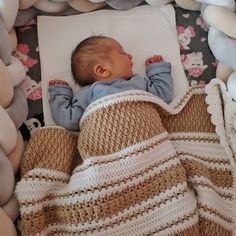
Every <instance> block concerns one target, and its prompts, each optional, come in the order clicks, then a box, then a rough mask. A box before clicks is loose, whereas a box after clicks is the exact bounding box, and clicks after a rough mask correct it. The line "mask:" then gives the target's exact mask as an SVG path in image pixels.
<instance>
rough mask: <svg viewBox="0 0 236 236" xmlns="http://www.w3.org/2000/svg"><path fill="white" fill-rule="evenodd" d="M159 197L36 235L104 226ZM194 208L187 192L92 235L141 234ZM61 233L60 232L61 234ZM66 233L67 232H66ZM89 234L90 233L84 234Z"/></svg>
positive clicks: (189, 222)
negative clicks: (94, 218)
mask: <svg viewBox="0 0 236 236" xmlns="http://www.w3.org/2000/svg"><path fill="white" fill-rule="evenodd" d="M170 193H171V194H172V193H173V190H170ZM160 200H161V199H160V198H159V197H155V198H154V199H148V201H144V202H142V203H141V204H140V205H138V204H137V205H136V206H135V207H130V208H129V209H128V210H125V211H124V212H123V213H119V214H118V215H116V216H113V217H111V218H106V219H105V220H104V221H103V220H99V222H91V223H90V224H89V223H85V224H77V225H61V224H60V225H50V226H49V228H46V229H44V231H43V232H42V233H40V234H38V236H42V235H47V234H48V233H49V232H50V231H52V230H53V229H58V230H63V229H68V230H71V231H72V230H83V231H85V230H89V229H90V228H91V227H92V228H98V227H104V224H105V225H111V224H114V223H116V222H119V221H121V220H122V219H123V218H124V217H129V216H130V215H133V214H134V213H135V212H138V211H139V210H141V209H145V208H146V207H148V206H152V205H153V204H155V203H156V202H160ZM195 209H196V199H195V197H194V193H192V192H188V193H186V194H185V195H184V196H182V195H180V196H179V198H178V199H176V198H173V199H172V201H171V202H170V201H168V204H167V205H166V204H161V205H160V206H159V207H156V208H155V209H154V210H150V211H149V212H147V213H144V214H143V215H138V216H137V218H136V217H134V218H132V220H131V221H129V220H128V221H126V222H123V223H121V224H120V225H114V227H113V228H108V229H107V230H106V231H100V232H94V233H93V234H92V235H96V236H99V235H100V236H110V235H112V236H113V235H114V236H115V235H117V236H120V235H135V236H138V235H143V234H144V233H147V231H146V230H147V228H148V231H149V230H150V231H152V230H155V229H158V228H161V227H162V226H163V225H166V224H168V223H169V222H172V221H178V220H179V218H181V217H184V216H185V215H187V214H188V213H189V212H190V213H191V212H193V211H194V210H195ZM195 222H196V219H194V220H192V221H191V220H190V221H188V222H183V223H185V225H186V227H187V225H192V224H193V223H195ZM178 228H182V227H181V226H180V225H177V226H176V227H175V228H172V230H170V231H172V232H173V231H174V230H176V229H178ZM61 235H62V234H61ZM67 235H68V234H67ZM86 235H90V234H86Z"/></svg>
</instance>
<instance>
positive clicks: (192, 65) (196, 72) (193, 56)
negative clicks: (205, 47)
mask: <svg viewBox="0 0 236 236" xmlns="http://www.w3.org/2000/svg"><path fill="white" fill-rule="evenodd" d="M202 57H203V56H202V53H201V52H197V53H195V52H192V53H190V54H187V55H181V60H182V63H183V66H184V69H185V70H187V71H188V73H189V75H190V76H193V77H195V78H197V77H199V76H200V75H202V74H203V72H204V70H205V69H206V68H207V67H208V65H204V63H203V59H202Z"/></svg>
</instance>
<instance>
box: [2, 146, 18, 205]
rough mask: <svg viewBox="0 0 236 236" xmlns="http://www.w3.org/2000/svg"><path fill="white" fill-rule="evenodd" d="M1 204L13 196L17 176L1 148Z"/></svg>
mask: <svg viewBox="0 0 236 236" xmlns="http://www.w3.org/2000/svg"><path fill="white" fill-rule="evenodd" d="M0 186H1V188H0V206H2V205H3V204H5V203H6V202H7V201H8V200H9V199H10V197H11V195H12V193H13V190H14V186H15V176H14V172H13V168H12V166H11V163H10V161H9V160H8V159H7V157H6V156H5V154H4V153H3V151H2V149H1V148H0Z"/></svg>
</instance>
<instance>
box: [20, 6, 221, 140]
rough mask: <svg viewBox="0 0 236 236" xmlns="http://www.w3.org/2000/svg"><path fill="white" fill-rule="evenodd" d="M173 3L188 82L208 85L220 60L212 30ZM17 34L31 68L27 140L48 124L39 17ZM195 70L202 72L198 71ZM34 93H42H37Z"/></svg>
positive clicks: (23, 58)
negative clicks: (213, 50)
mask: <svg viewBox="0 0 236 236" xmlns="http://www.w3.org/2000/svg"><path fill="white" fill-rule="evenodd" d="M173 6H174V8H175V17H176V27H177V33H178V35H179V37H180V38H183V36H186V40H185V41H181V40H179V41H180V42H179V45H180V54H181V57H182V59H184V58H185V60H183V61H184V62H182V64H183V65H185V66H184V71H185V75H186V77H187V80H188V83H189V85H190V86H193V85H197V84H207V83H209V81H210V80H211V79H212V78H214V77H215V72H216V65H217V61H216V60H215V57H214V56H213V55H212V53H211V51H210V49H209V47H208V44H207V33H208V32H207V28H206V25H205V24H204V23H203V21H202V18H201V17H200V12H194V11H187V10H184V9H181V8H179V7H177V6H176V5H175V4H173ZM189 32H190V33H189ZM16 33H17V38H18V46H17V51H18V57H19V59H20V60H21V62H23V63H24V65H25V67H26V69H27V72H26V73H27V80H26V81H25V83H24V86H23V88H22V89H23V91H24V93H25V95H26V96H27V98H28V105H29V114H28V118H27V120H26V122H25V123H24V124H23V125H22V127H21V128H20V130H21V132H22V134H23V137H24V139H25V140H29V138H30V136H31V134H33V133H34V132H35V131H36V130H37V129H39V128H40V127H42V126H44V125H45V124H44V115H43V108H42V94H41V93H40V90H41V89H42V85H41V69H40V58H39V50H38V37H37V36H38V32H37V19H36V18H34V19H32V20H30V21H29V22H28V24H27V25H24V26H22V27H17V28H16ZM187 59H188V60H187ZM198 61H199V62H200V66H196V63H195V62H198ZM191 68H192V69H191ZM194 68H195V69H194ZM194 70H195V72H196V71H199V72H197V73H194ZM27 90H28V91H27ZM37 91H38V93H37ZM30 94H31V95H30ZM33 94H38V95H37V96H33Z"/></svg>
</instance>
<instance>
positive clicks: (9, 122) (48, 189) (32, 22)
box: [0, 0, 236, 236]
mask: <svg viewBox="0 0 236 236" xmlns="http://www.w3.org/2000/svg"><path fill="white" fill-rule="evenodd" d="M200 2H201V1H198V2H195V1H189V2H188V3H186V5H185V2H184V1H179V0H178V1H177V0H176V1H172V0H145V1H144V0H130V1H127V0H63V1H57V0H29V1H28V0H27V1H26V0H14V1H13V0H12V1H7V0H6V1H4V0H3V1H0V14H1V18H0V28H1V42H0V59H1V60H0V68H1V70H0V75H1V76H0V80H2V82H1V86H0V102H1V103H0V105H1V106H0V116H1V117H0V120H1V122H0V125H1V128H0V147H1V148H0V152H1V156H0V161H1V165H0V175H1V177H0V186H1V187H0V205H1V208H0V235H9V236H11V235H12V236H13V235H22V236H23V235H236V222H235V220H236V218H235V213H234V212H235V208H236V204H235V199H236V197H235V188H236V186H235V178H236V175H235V174H236V173H235V156H236V132H235V130H236V119H235V117H236V116H235V114H236V100H235V99H236V98H235V88H236V84H235V78H236V76H235V72H234V71H236V68H235V58H234V59H233V60H232V59H231V60H228V59H225V58H223V57H222V56H221V55H220V54H218V53H217V52H216V47H217V40H218V39H217V40H216V44H214V42H213V41H214V40H212V38H211V36H212V34H213V33H212V32H213V30H212V27H213V26H214V27H216V30H218V29H217V26H215V25H213V26H212V25H210V24H209V20H207V22H206V19H205V18H206V17H204V14H203V12H204V10H205V9H206V5H205V3H207V4H209V5H213V6H215V5H216V7H218V8H224V9H227V7H228V6H226V7H225V5H224V3H222V4H218V3H214V1H206V2H205V1H203V3H200ZM222 2H224V1H223V0H222ZM225 2H227V1H225ZM228 2H230V1H228ZM225 4H226V5H227V3H225ZM231 8H233V14H234V15H235V3H234V1H232V3H231ZM153 9H154V10H153ZM103 11H104V12H103ZM149 11H150V13H149ZM152 11H153V12H152ZM154 11H155V12H154ZM107 12H108V13H107ZM113 12H114V14H113ZM140 12H143V14H144V13H145V14H146V15H148V14H150V18H151V14H152V16H153V17H157V16H156V15H158V14H159V13H160V15H161V16H162V17H163V20H164V21H166V22H170V19H172V23H173V24H172V25H171V24H170V25H171V26H170V25H169V23H167V26H168V27H170V29H171V35H172V36H173V39H175V40H176V42H177V45H178V47H177V50H176V54H175V55H177V57H178V60H179V64H177V62H176V61H177V60H176V58H175V57H174V56H173V54H168V53H169V52H166V57H167V58H168V59H170V58H171V57H173V58H172V59H171V60H173V63H172V64H175V62H176V66H173V70H174V72H175V74H179V78H181V80H179V79H176V82H175V83H176V84H175V85H176V86H175V87H176V93H175V95H176V97H175V99H174V101H173V102H172V103H171V104H170V105H166V104H164V103H163V102H162V101H160V100H158V99H156V98H154V97H153V96H150V95H149V94H146V93H143V92H140V91H131V92H129V93H124V94H121V95H119V96H108V97H107V98H104V99H101V100H99V101H97V102H95V103H94V104H92V106H89V107H88V110H86V113H85V115H84V117H83V119H82V121H81V123H80V126H81V132H80V133H76V134H74V133H71V132H69V131H67V130H65V129H63V128H61V127H59V126H56V124H55V123H54V122H53V120H52V118H51V116H50V111H49V110H48V109H49V108H48V104H47V100H48V97H47V84H48V80H49V79H50V78H52V77H53V76H56V77H57V76H59V75H60V74H61V75H63V76H64V77H66V76H67V75H68V74H69V73H70V72H69V71H68V70H69V69H70V68H69V69H66V67H68V63H67V64H66V66H64V67H63V64H64V61H63V59H62V58H63V57H64V55H66V57H67V58H68V57H69V54H68V55H67V54H66V53H69V52H71V49H70V48H69V49H67V51H63V50H64V49H65V50H66V45H63V46H60V45H61V44H63V42H64V41H66V42H67V38H70V36H68V35H72V34H73V32H74V28H75V27H76V26H77V25H78V21H81V22H82V23H81V24H82V25H83V24H84V25H86V27H87V23H88V22H89V20H87V19H89V17H90V18H91V19H92V17H94V16H95V17H97V16H99V14H100V15H102V16H103V17H104V16H106V14H107V18H106V17H104V19H103V20H104V21H101V22H106V21H108V19H111V18H108V17H110V16H111V17H112V16H113V15H116V14H117V17H121V18H122V19H125V18H126V17H128V16H130V15H132V14H133V15H134V17H136V16H137V15H139V14H140ZM166 12H167V13H166ZM169 12H173V13H174V15H173V16H171V17H172V18H171V17H170V14H169ZM231 12H232V11H231ZM89 14H90V15H89ZM119 14H120V15H119ZM122 14H123V15H122ZM168 14H169V15H168ZM230 14H231V13H230ZM83 17H84V18H83ZM142 17H143V15H141V20H140V19H139V18H137V20H135V22H133V26H134V27H133V28H135V25H137V24H140V25H144V28H145V22H146V24H151V23H149V21H148V17H147V20H146V21H145V19H146V18H144V17H143V18H142ZM168 17H169V18H168ZM121 18H120V19H121ZM167 18H168V19H167ZM64 19H67V20H66V21H68V22H71V23H70V25H69V24H68V23H62V22H64ZM93 19H98V18H93ZM117 19H118V18H117ZM135 19H136V18H135ZM166 19H167V20H166ZM231 19H232V18H231ZM86 20H87V21H86ZM168 20H169V21H168ZM60 21H61V22H60ZM138 21H140V22H138ZM85 22H86V24H85ZM121 22H122V21H121ZM91 24H92V25H94V24H95V23H94V21H91ZM97 24H99V21H97ZM100 24H101V23H100ZM67 25H68V28H69V26H71V27H72V25H73V29H71V30H70V31H69V30H68V29H67V30H66V26H67ZM60 26H61V28H60ZM50 27H54V28H55V29H56V31H55V34H54V38H53V36H50V35H46V34H47V32H50V31H51V32H54V31H53V30H52V29H53V28H50ZM80 27H82V26H80ZM88 27H90V26H88ZM117 27H118V26H116V29H118V28H117ZM130 27H131V28H130ZM154 27H155V24H154ZM156 27H157V26H156ZM97 28H99V27H98V26H97ZM157 28H158V27H157ZM130 29H131V33H130V34H131V35H132V24H130V26H129V27H128V26H127V32H128V30H130ZM63 30H64V31H65V32H66V34H65V35H63V36H60V35H61V33H63ZM93 30H94V31H96V30H95V29H92V30H91V29H90V31H91V32H93ZM140 30H141V31H142V29H140ZM164 30H165V29H164ZM101 31H102V30H101ZM149 31H150V30H149ZM153 31H155V29H154V30H153ZM68 32H69V33H68ZM114 32H115V30H114ZM143 32H145V30H143ZM217 32H218V31H217ZM219 32H220V31H219ZM105 33H106V32H105ZM154 33H155V32H153V34H154ZM79 34H80V35H83V32H82V31H79V33H77V32H75V34H74V35H73V37H79ZM114 35H115V36H116V34H115V33H114ZM124 35H125V34H123V35H121V36H120V33H119V34H118V35H117V37H120V39H121V40H122V37H123V38H124ZM126 35H128V34H126ZM223 36H224V37H227V40H229V41H226V42H228V43H229V44H230V45H231V44H232V45H235V44H236V42H235V39H234V37H228V36H227V35H226V34H225V32H224V34H223ZM71 37H72V36H71ZM81 37H82V36H81ZM127 37H128V36H127ZM145 37H146V36H145ZM145 37H144V38H145ZM50 38H51V39H50ZM163 38H164V36H163ZM56 39H58V40H57V45H56V43H55V45H53V44H54V43H53V42H55V40H56ZM50 40H51V41H50ZM132 40H133V39H132ZM144 40H145V39H142V41H144ZM75 42H76V40H74V41H71V42H70V41H69V42H67V43H68V44H70V45H71V47H74V45H75ZM147 42H149V41H148V40H147ZM209 42H210V43H209ZM124 43H126V41H125V42H124ZM45 45H46V46H45ZM137 45H138V46H139V47H140V50H141V52H142V53H141V54H144V53H145V47H142V45H141V44H140V42H138V44H137ZM163 45H164V40H162V42H161V43H160V47H163ZM224 45H225V44H224ZM54 46H55V47H54ZM164 46H165V47H166V48H165V50H166V51H168V47H169V46H168V45H167V46H166V45H164ZM172 46H173V45H172ZM129 47H131V44H130V45H129V43H127V48H129ZM147 47H148V46H147ZM60 48H63V50H61V51H60ZM169 49H171V50H172V48H171V47H169ZM142 50H143V51H142ZM146 50H147V49H146ZM150 50H152V48H151V47H150ZM171 50H170V51H171ZM227 50H229V49H225V53H226V54H228V55H230V56H231V54H232V55H234V49H233V50H232V52H231V54H229V53H230V52H229V51H227ZM55 51H57V52H56V53H55V55H53V52H55ZM172 51H173V50H172ZM134 53H136V51H135V50H134ZM163 53H164V54H165V52H163ZM59 54H63V55H61V57H60V55H59ZM235 55H236V54H235ZM139 56H140V55H139V54H137V57H139ZM140 57H141V56H140ZM57 58H58V61H57ZM53 62H55V64H54V65H53ZM60 63H61V64H60ZM50 65H51V66H50ZM58 65H61V66H58ZM57 67H60V68H63V70H65V71H66V74H64V72H63V71H62V70H60V69H58V71H57ZM137 67H139V66H137ZM180 67H181V68H180ZM50 68H53V70H51V71H50ZM49 75H50V76H49ZM219 78H220V79H219ZM68 81H69V82H70V80H68ZM226 81H227V82H226ZM75 89H79V88H75ZM115 108H117V109H118V110H119V112H116V111H114V110H115ZM137 114H141V115H139V116H137V117H138V118H135V119H137V120H136V124H135V126H134V125H132V122H131V121H132V119H133V117H136V115H137ZM111 116H112V118H113V119H112V120H111ZM101 117H102V118H101ZM103 119H105V120H106V122H107V124H106V127H105V128H104V127H103V126H104V125H103V122H102V120H103ZM120 119H122V124H126V123H128V124H130V122H131V124H130V125H129V126H128V125H126V126H125V127H126V128H124V127H120V126H119V124H118V123H116V121H117V120H120ZM147 119H150V120H151V121H152V122H147ZM117 122H118V121H117ZM100 126H101V127H100ZM84 127H85V128H84ZM86 127H90V130H95V131H92V132H90V131H88V128H86ZM96 127H99V130H98V131H96ZM127 130H128V131H127ZM143 130H144V131H143ZM108 133H109V135H108ZM113 133H114V135H113ZM107 135H108V136H107ZM101 140H102V141H101ZM104 143H105V144H104ZM95 147H96V148H95ZM157 153H161V154H157ZM133 169H135V171H134V172H133ZM79 180H80V181H81V183H79ZM150 189H152V190H150ZM86 204H87V205H86Z"/></svg>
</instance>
